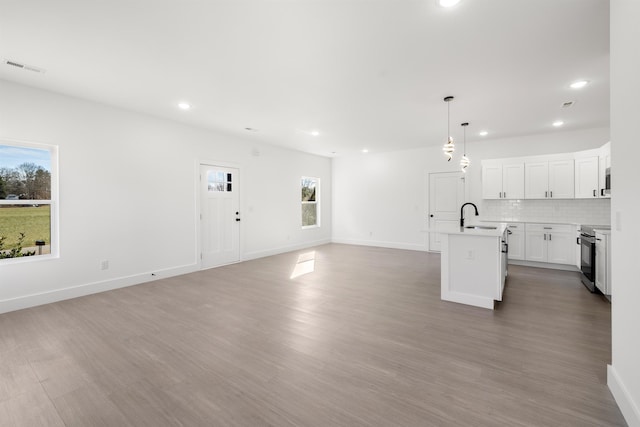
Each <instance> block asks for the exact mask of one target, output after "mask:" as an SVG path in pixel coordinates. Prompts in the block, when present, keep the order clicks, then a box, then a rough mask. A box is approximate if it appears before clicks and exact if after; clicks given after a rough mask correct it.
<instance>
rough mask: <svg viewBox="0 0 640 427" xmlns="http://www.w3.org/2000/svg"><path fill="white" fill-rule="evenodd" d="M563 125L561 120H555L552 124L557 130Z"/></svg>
mask: <svg viewBox="0 0 640 427" xmlns="http://www.w3.org/2000/svg"><path fill="white" fill-rule="evenodd" d="M563 124H564V122H563V121H562V120H556V121H555V122H553V125H554V126H555V127H557V128H559V127H560V126H562V125H563Z"/></svg>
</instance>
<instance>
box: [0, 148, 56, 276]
mask: <svg viewBox="0 0 640 427" xmlns="http://www.w3.org/2000/svg"><path fill="white" fill-rule="evenodd" d="M0 145H9V146H12V147H27V148H37V149H39V150H46V151H48V152H49V153H50V154H51V200H6V199H0V205H33V204H38V205H49V206H50V215H51V217H50V221H51V223H50V226H51V245H50V246H51V251H50V253H49V254H45V255H38V256H29V257H20V258H7V259H3V260H0V264H1V265H7V264H21V263H26V262H37V261H45V260H50V259H52V258H59V257H60V241H59V234H58V233H59V232H58V230H59V220H58V218H59V214H58V212H59V210H58V200H59V192H58V146H57V145H50V144H41V143H37V142H31V141H20V140H15V139H4V138H0Z"/></svg>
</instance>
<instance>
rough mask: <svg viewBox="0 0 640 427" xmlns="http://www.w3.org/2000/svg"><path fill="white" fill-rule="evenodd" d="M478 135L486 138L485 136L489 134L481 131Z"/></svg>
mask: <svg viewBox="0 0 640 427" xmlns="http://www.w3.org/2000/svg"><path fill="white" fill-rule="evenodd" d="M478 135H480V136H487V135H489V132H487V131H486V130H481V131H480V132H479V133H478Z"/></svg>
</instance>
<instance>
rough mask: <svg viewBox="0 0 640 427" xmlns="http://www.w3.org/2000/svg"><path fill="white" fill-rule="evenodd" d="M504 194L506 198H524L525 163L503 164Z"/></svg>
mask: <svg viewBox="0 0 640 427" xmlns="http://www.w3.org/2000/svg"><path fill="white" fill-rule="evenodd" d="M502 196H503V198H504V199H523V198H524V163H503V164H502Z"/></svg>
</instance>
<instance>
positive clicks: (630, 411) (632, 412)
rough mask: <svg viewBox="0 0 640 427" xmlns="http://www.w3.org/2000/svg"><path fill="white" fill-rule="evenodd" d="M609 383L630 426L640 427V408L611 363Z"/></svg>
mask: <svg viewBox="0 0 640 427" xmlns="http://www.w3.org/2000/svg"><path fill="white" fill-rule="evenodd" d="M607 385H608V386H609V390H611V394H612V395H613V398H614V399H615V400H616V403H617V404H618V407H619V408H620V412H622V415H623V416H624V419H625V421H626V422H627V424H628V425H629V427H640V410H639V409H638V405H636V402H634V401H633V398H632V397H631V395H630V394H629V391H628V390H627V387H625V385H624V383H623V382H622V380H621V379H620V377H619V376H618V373H617V371H616V369H615V367H613V366H611V365H607Z"/></svg>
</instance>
